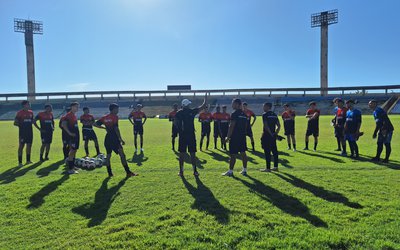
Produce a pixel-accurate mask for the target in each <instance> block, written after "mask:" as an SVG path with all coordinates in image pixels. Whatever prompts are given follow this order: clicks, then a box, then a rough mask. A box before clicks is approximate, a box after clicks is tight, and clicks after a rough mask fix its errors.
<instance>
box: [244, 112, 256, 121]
mask: <svg viewBox="0 0 400 250" xmlns="http://www.w3.org/2000/svg"><path fill="white" fill-rule="evenodd" d="M243 112H244V113H245V114H246V116H247V120H248V121H249V122H250V118H251V117H252V116H256V115H255V114H254V112H253V111H251V110H250V109H247V110H243Z"/></svg>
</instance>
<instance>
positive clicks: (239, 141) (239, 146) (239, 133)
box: [222, 99, 248, 177]
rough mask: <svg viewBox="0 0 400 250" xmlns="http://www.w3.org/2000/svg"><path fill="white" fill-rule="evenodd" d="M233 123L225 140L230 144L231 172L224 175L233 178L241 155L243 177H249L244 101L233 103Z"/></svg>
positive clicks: (231, 122) (234, 101) (238, 100)
mask: <svg viewBox="0 0 400 250" xmlns="http://www.w3.org/2000/svg"><path fill="white" fill-rule="evenodd" d="M232 109H233V110H234V111H233V112H232V114H231V121H230V124H229V129H228V135H227V137H226V139H225V141H226V142H229V154H230V159H229V170H228V171H227V172H225V173H223V174H222V175H224V176H231V177H232V176H233V168H234V167H235V163H236V158H237V155H238V154H240V156H241V157H242V162H243V170H242V171H241V172H240V173H241V174H242V175H245V176H246V175H247V155H246V148H247V147H246V131H247V125H248V123H247V116H246V114H245V113H244V112H243V110H242V100H240V99H234V100H233V101H232Z"/></svg>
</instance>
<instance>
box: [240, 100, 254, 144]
mask: <svg viewBox="0 0 400 250" xmlns="http://www.w3.org/2000/svg"><path fill="white" fill-rule="evenodd" d="M243 112H244V113H245V114H246V115H247V132H246V134H247V136H248V137H250V141H251V146H252V148H253V151H255V149H254V137H253V130H252V127H253V125H254V123H255V122H256V119H257V117H256V115H255V114H254V112H253V111H251V110H250V109H248V104H247V102H244V103H243ZM252 117H253V121H251V118H252Z"/></svg>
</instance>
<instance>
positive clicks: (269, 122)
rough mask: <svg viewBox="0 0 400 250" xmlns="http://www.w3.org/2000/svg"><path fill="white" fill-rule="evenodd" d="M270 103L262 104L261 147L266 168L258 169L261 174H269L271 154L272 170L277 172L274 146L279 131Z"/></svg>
mask: <svg viewBox="0 0 400 250" xmlns="http://www.w3.org/2000/svg"><path fill="white" fill-rule="evenodd" d="M271 108H272V103H269V102H267V103H264V106H263V109H264V114H263V116H262V118H263V134H262V136H261V145H262V148H263V149H264V154H265V161H266V168H265V169H260V171H261V172H271V152H272V155H273V156H274V168H273V169H272V170H274V171H278V161H279V160H278V148H277V146H276V139H277V136H278V134H279V131H280V129H281V124H280V122H279V119H278V116H277V115H276V114H275V113H274V112H273V111H271ZM288 138H289V136H288Z"/></svg>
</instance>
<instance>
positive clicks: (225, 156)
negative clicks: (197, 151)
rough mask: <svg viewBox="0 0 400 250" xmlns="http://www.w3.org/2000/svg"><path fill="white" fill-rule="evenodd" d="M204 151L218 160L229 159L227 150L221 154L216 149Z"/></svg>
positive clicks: (225, 160)
mask: <svg viewBox="0 0 400 250" xmlns="http://www.w3.org/2000/svg"><path fill="white" fill-rule="evenodd" d="M203 153H205V154H208V155H209V156H211V157H212V158H213V159H214V160H216V161H222V162H227V161H228V160H229V156H228V155H227V154H226V153H225V152H223V153H221V154H219V153H217V152H215V151H209V152H207V151H204V152H203Z"/></svg>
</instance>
